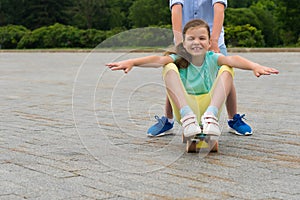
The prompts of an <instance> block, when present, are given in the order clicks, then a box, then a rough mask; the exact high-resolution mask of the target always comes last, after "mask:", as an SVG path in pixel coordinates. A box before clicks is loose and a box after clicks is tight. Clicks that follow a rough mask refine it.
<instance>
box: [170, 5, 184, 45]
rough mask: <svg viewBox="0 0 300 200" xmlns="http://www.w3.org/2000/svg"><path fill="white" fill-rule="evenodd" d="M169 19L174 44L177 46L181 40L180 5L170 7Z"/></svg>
mask: <svg viewBox="0 0 300 200" xmlns="http://www.w3.org/2000/svg"><path fill="white" fill-rule="evenodd" d="M171 16H172V17H171V20H172V30H173V35H174V40H175V45H176V46H177V45H178V44H179V43H181V42H182V40H183V38H182V5H181V4H180V3H179V4H175V5H173V6H172V8H171Z"/></svg>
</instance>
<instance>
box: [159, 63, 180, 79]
mask: <svg viewBox="0 0 300 200" xmlns="http://www.w3.org/2000/svg"><path fill="white" fill-rule="evenodd" d="M171 71H172V72H175V73H176V74H178V75H179V71H178V68H177V66H176V65H175V64H174V63H169V64H166V65H165V66H164V67H163V77H165V76H166V75H167V73H168V72H171Z"/></svg>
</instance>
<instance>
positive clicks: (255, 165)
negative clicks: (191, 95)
mask: <svg viewBox="0 0 300 200" xmlns="http://www.w3.org/2000/svg"><path fill="white" fill-rule="evenodd" d="M238 54H240V55H242V56H245V57H247V58H249V59H252V60H254V61H256V62H259V63H261V64H265V65H267V66H274V67H277V68H278V69H279V70H280V72H281V73H280V75H278V76H276V75H275V76H268V77H262V78H256V77H254V76H253V74H252V72H250V71H240V70H236V79H235V85H236V88H237V91H238V107H239V112H240V113H246V118H247V120H248V122H249V123H250V124H251V125H252V127H253V129H254V135H253V136H251V137H238V136H234V135H231V134H229V133H227V132H226V126H225V122H224V121H225V118H226V117H225V115H223V116H222V118H221V124H222V127H223V133H222V136H221V138H220V152H219V153H216V154H208V155H204V154H187V153H185V151H184V149H185V145H184V144H182V143H181V138H180V131H181V130H180V127H179V126H178V125H176V127H175V129H174V131H173V132H174V134H173V135H171V136H168V137H161V138H148V137H147V136H146V134H145V131H146V130H147V128H148V127H149V126H150V125H151V124H152V123H154V118H153V116H154V114H159V115H162V114H163V104H164V99H165V97H164V88H163V83H162V80H161V76H160V69H144V70H142V69H137V68H136V69H134V70H133V71H132V73H129V74H128V75H124V74H123V73H122V72H111V71H109V70H107V69H105V67H104V63H106V62H111V61H113V60H116V59H124V58H127V57H135V56H141V55H144V54H126V53H93V54H88V53H38V52H34V53H21V52H19V53H4V52H2V53H1V54H0V84H1V88H0V96H1V98H0V110H1V116H0V180H1V181H0V199H295V200H296V199H300V156H299V152H300V137H299V136H300V131H299V128H300V109H299V107H298V105H299V103H300V102H299V99H300V92H299V91H300V80H299V74H300V53H299V52H293V53H238Z"/></svg>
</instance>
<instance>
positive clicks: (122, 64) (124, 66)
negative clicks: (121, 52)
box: [106, 60, 133, 73]
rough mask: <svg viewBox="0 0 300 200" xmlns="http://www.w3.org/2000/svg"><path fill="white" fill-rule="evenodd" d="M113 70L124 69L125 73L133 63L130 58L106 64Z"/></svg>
mask: <svg viewBox="0 0 300 200" xmlns="http://www.w3.org/2000/svg"><path fill="white" fill-rule="evenodd" d="M106 66H107V67H109V68H110V69H111V70H113V71H114V70H124V72H125V73H128V72H129V71H130V70H131V69H132V67H133V63H132V62H131V61H130V60H124V61H120V62H114V63H108V64H106Z"/></svg>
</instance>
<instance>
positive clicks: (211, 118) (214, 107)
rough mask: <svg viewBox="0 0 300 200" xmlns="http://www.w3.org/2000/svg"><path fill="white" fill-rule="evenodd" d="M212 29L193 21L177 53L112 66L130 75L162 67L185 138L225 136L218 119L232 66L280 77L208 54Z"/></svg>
mask: <svg viewBox="0 0 300 200" xmlns="http://www.w3.org/2000/svg"><path fill="white" fill-rule="evenodd" d="M210 44H211V43H210V30H209V26H208V24H207V23H206V22H204V21H203V20H199V19H195V20H192V21H189V22H188V23H187V24H186V25H185V27H184V29H183V42H182V43H181V44H179V45H178V46H177V47H176V52H175V53H171V52H167V53H166V55H164V56H147V57H142V58H136V59H129V60H125V61H121V62H115V63H109V64H107V66H108V67H109V68H110V69H111V70H124V72H125V73H128V72H129V71H130V70H131V69H132V68H133V67H134V66H139V67H161V66H163V79H164V82H165V85H166V89H167V95H168V98H169V99H170V102H171V105H172V108H173V111H174V114H175V117H176V120H177V121H178V122H179V123H180V124H182V126H183V128H184V130H183V133H184V136H185V137H190V136H193V135H196V134H199V133H201V128H200V126H199V122H200V120H201V123H202V125H203V133H204V134H207V135H216V136H219V135H220V134H221V131H220V128H219V123H218V116H219V114H220V113H219V110H220V108H221V106H222V105H223V103H224V102H225V100H226V98H227V96H228V94H229V91H230V89H231V87H232V85H233V77H234V73H233V70H232V68H231V67H234V68H240V69H244V70H252V71H253V73H254V75H255V76H257V77H259V76H261V75H270V74H278V73H279V71H278V70H276V69H274V68H269V67H265V66H262V65H259V64H257V63H254V62H251V61H249V60H247V59H245V58H242V57H240V56H224V55H222V54H219V53H214V52H212V51H208V49H209V47H210Z"/></svg>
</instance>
